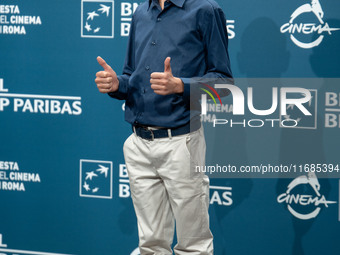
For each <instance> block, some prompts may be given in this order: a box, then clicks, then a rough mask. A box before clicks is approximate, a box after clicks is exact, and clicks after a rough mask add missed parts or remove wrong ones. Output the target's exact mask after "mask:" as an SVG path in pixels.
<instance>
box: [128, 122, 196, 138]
mask: <svg viewBox="0 0 340 255" xmlns="http://www.w3.org/2000/svg"><path fill="white" fill-rule="evenodd" d="M200 127H201V123H199V125H192V124H191V126H190V122H189V123H188V124H186V125H184V126H180V127H176V128H160V129H150V127H148V126H142V125H133V126H132V130H133V131H134V133H135V134H136V135H138V136H139V137H141V138H143V139H146V140H154V139H157V138H165V137H172V136H178V135H184V134H188V133H190V132H194V131H196V130H198V129H199V128H200Z"/></svg>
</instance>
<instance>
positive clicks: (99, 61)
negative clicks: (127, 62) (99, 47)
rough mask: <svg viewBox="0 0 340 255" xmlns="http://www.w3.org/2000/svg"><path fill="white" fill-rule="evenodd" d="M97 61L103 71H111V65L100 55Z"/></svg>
mask: <svg viewBox="0 0 340 255" xmlns="http://www.w3.org/2000/svg"><path fill="white" fill-rule="evenodd" d="M97 61H98V63H99V65H101V66H102V67H103V68H104V71H106V72H112V71H113V70H112V68H111V66H109V65H108V64H107V63H106V62H105V60H104V59H102V58H101V57H99V56H98V57H97Z"/></svg>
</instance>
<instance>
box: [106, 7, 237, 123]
mask: <svg viewBox="0 0 340 255" xmlns="http://www.w3.org/2000/svg"><path fill="white" fill-rule="evenodd" d="M227 48H228V35H227V30H226V18H225V16H224V13H223V11H222V10H221V8H220V7H219V6H218V4H217V3H216V2H214V1H213V0H170V1H166V2H165V4H164V10H162V9H161V7H160V5H159V3H158V0H147V1H146V2H144V3H142V4H140V5H139V7H138V8H137V10H136V11H135V13H134V15H133V18H132V23H131V28H130V36H129V42H128V48H127V56H126V60H125V65H124V68H123V74H122V75H120V76H118V80H119V88H118V91H116V92H113V93H109V95H110V96H111V97H114V98H117V99H121V100H126V103H125V119H126V121H128V122H129V123H131V124H142V125H147V126H159V127H170V128H171V127H178V126H182V125H185V124H187V123H188V122H189V121H190V118H193V117H199V112H198V111H197V114H196V115H198V116H193V115H192V114H190V90H192V88H190V78H193V77H203V78H219V77H221V78H229V77H232V74H231V70H230V62H229V55H228V50H227ZM167 57H171V68H172V73H173V76H174V77H178V78H180V79H182V81H183V83H184V92H183V93H181V94H172V95H166V96H163V95H158V94H156V93H155V92H154V91H153V89H152V88H151V84H150V75H151V73H153V72H164V60H165V59H166V58H167ZM198 99H199V98H197V99H191V100H197V102H198Z"/></svg>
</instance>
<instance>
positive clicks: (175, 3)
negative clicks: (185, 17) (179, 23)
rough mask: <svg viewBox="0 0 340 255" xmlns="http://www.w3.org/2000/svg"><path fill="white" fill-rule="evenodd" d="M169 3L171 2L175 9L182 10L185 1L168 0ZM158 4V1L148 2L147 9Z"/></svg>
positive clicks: (151, 0)
mask: <svg viewBox="0 0 340 255" xmlns="http://www.w3.org/2000/svg"><path fill="white" fill-rule="evenodd" d="M169 1H170V2H172V3H173V4H174V5H176V6H177V7H180V8H182V7H183V5H184V2H185V0H169ZM157 3H158V0H149V8H148V10H149V9H150V7H151V5H152V6H153V5H155V4H157Z"/></svg>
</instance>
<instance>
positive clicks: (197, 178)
mask: <svg viewBox="0 0 340 255" xmlns="http://www.w3.org/2000/svg"><path fill="white" fill-rule="evenodd" d="M205 148H206V146H205V140H204V133H203V130H202V128H200V129H199V130H197V131H195V132H192V133H189V134H186V135H180V136H174V137H171V138H158V139H155V140H153V141H149V140H146V139H142V138H140V137H138V136H137V135H136V134H135V133H133V134H132V135H130V136H129V137H128V139H127V140H126V141H125V143H124V157H125V162H126V166H127V171H128V174H129V180H130V189H131V197H132V201H133V205H134V208H135V212H136V215H137V221H138V235H139V249H140V253H141V255H151V254H155V255H167V254H173V253H172V250H171V245H172V242H173V236H174V228H175V223H176V233H177V244H176V245H175V247H174V252H175V254H177V255H184V254H197V255H198V254H201V255H203V254H205V255H212V254H213V237H212V234H211V232H210V229H209V215H208V207H209V178H208V176H206V175H205V174H204V173H195V172H194V165H200V166H202V165H204V164H205Z"/></svg>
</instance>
